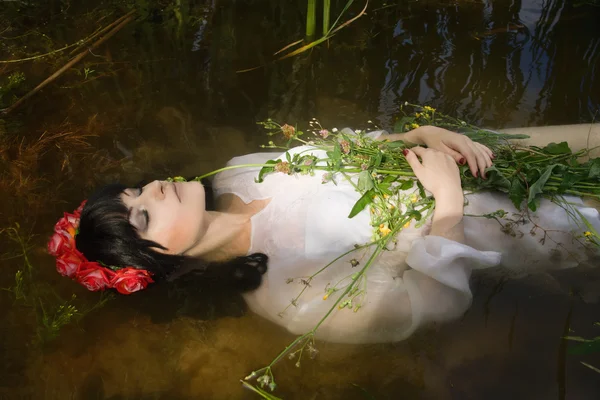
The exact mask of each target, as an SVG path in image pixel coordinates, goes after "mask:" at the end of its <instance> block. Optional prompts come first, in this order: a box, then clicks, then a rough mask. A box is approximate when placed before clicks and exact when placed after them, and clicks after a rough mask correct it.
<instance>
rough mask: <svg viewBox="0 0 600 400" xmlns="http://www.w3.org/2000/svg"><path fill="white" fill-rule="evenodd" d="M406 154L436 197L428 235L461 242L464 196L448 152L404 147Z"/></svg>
mask: <svg viewBox="0 0 600 400" xmlns="http://www.w3.org/2000/svg"><path fill="white" fill-rule="evenodd" d="M405 156H406V160H407V161H408V163H409V164H410V166H411V168H412V169H413V171H414V172H415V175H416V176H417V179H419V181H420V182H421V184H422V185H423V187H425V189H427V190H428V191H430V192H431V193H432V194H433V197H434V198H435V211H434V214H433V220H432V226H431V232H430V234H431V235H434V236H442V237H445V238H447V239H450V240H453V241H456V242H460V243H463V242H464V230H463V226H462V216H463V206H464V196H463V192H462V187H461V182H460V176H459V172H458V167H457V166H456V164H455V163H454V162H453V160H452V158H451V157H450V156H449V155H447V154H444V153H441V152H439V151H436V150H432V149H425V148H423V147H414V148H413V149H412V151H411V150H406V151H405ZM417 156H418V157H420V158H421V160H422V162H420V161H419V159H418V158H417Z"/></svg>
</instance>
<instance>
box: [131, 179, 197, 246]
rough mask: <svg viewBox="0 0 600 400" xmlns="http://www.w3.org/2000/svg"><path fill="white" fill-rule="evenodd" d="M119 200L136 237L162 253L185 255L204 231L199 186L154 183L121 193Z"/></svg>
mask: <svg viewBox="0 0 600 400" xmlns="http://www.w3.org/2000/svg"><path fill="white" fill-rule="evenodd" d="M121 199H122V200H123V203H125V205H126V206H127V209H128V211H129V212H128V218H129V222H130V223H131V225H133V226H134V227H135V228H136V229H137V231H138V234H139V235H140V236H141V237H142V238H143V239H147V240H152V241H154V242H156V243H158V244H160V245H162V246H164V247H165V248H166V250H162V251H164V252H165V253H168V254H185V253H186V252H187V251H189V250H190V249H192V248H194V247H195V246H196V245H197V244H198V243H199V242H200V241H201V240H202V237H203V236H204V234H205V233H206V230H207V228H208V219H207V213H206V210H205V208H206V204H205V194H204V187H203V186H202V185H201V184H200V183H199V182H165V181H154V182H152V183H149V184H147V185H146V186H144V187H143V188H141V189H125V191H124V192H123V194H122V195H121ZM157 250H158V251H161V250H160V249H157Z"/></svg>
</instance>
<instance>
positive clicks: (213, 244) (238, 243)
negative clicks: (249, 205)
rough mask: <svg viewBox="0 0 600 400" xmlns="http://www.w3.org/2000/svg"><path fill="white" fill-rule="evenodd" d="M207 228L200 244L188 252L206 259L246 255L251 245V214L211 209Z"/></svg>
mask: <svg viewBox="0 0 600 400" xmlns="http://www.w3.org/2000/svg"><path fill="white" fill-rule="evenodd" d="M207 217H208V218H207V219H206V224H207V227H206V230H205V232H206V233H205V234H204V236H203V237H202V240H201V241H200V243H198V245H196V246H195V247H193V248H192V249H190V250H189V251H187V252H186V255H189V256H192V257H201V258H202V259H204V260H206V261H224V260H228V259H231V258H235V257H239V256H244V255H246V254H247V252H248V249H249V247H250V227H251V225H250V217H251V216H250V215H246V214H235V213H228V212H219V211H209V212H208V213H207Z"/></svg>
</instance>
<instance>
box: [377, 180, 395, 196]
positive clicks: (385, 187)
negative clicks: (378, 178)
mask: <svg viewBox="0 0 600 400" xmlns="http://www.w3.org/2000/svg"><path fill="white" fill-rule="evenodd" d="M377 189H379V191H380V192H381V193H383V194H387V195H389V196H391V195H392V194H393V193H392V191H391V190H390V184H389V183H380V184H379V185H377Z"/></svg>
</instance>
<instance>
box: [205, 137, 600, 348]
mask: <svg viewBox="0 0 600 400" xmlns="http://www.w3.org/2000/svg"><path fill="white" fill-rule="evenodd" d="M290 153H291V154H292V155H294V154H297V153H310V154H313V155H315V156H317V157H324V156H325V155H324V154H323V152H322V151H320V150H315V149H313V148H311V147H308V146H301V147H297V148H294V149H292V150H291V151H290ZM278 157H279V158H280V159H284V158H283V155H281V154H277V153H255V154H250V155H246V156H242V157H237V158H234V159H232V160H231V161H230V162H229V164H228V165H240V164H262V163H264V162H265V161H266V160H269V159H276V158H278ZM259 169H260V168H258V167H248V168H243V169H233V170H228V171H225V172H222V173H220V174H218V175H217V176H216V178H215V181H214V184H213V185H214V189H215V192H216V193H215V194H216V195H217V196H219V195H222V194H224V193H232V194H235V195H237V196H239V197H240V198H241V199H242V200H243V201H244V202H246V203H249V202H251V201H254V200H258V199H267V198H270V199H271V201H270V203H269V204H268V205H267V206H266V207H265V208H264V209H263V210H262V211H261V212H259V213H258V214H256V215H255V216H254V217H253V218H252V239H251V240H252V242H251V248H250V250H249V253H254V252H263V253H266V254H267V255H268V256H269V270H268V272H267V273H266V274H265V277H264V282H263V284H262V285H261V286H260V287H259V288H258V289H257V290H255V291H253V292H250V293H247V294H245V295H244V297H245V300H246V301H247V303H248V305H249V307H250V309H251V310H252V311H254V312H255V313H257V314H259V315H261V316H262V317H264V318H267V319H269V320H271V321H273V322H274V323H276V324H279V325H281V326H284V327H285V328H287V329H288V330H289V331H291V332H293V333H296V334H301V333H305V332H307V331H309V330H310V329H312V328H313V327H314V326H315V325H316V324H317V323H319V321H320V320H321V319H322V318H323V316H324V315H325V314H326V313H327V312H328V311H329V310H330V308H331V306H332V305H333V303H334V302H335V299H336V298H337V296H339V295H340V294H341V292H342V290H340V291H338V292H335V293H332V294H331V295H330V296H329V297H328V298H326V299H325V300H324V295H325V293H326V292H325V290H326V288H327V287H331V286H332V285H336V284H338V287H339V288H342V289H343V287H344V286H345V285H346V284H347V283H348V282H349V277H350V276H351V275H352V274H353V273H355V272H357V271H359V270H360V268H361V267H362V266H363V265H364V263H366V261H367V260H368V258H369V256H370V255H371V251H372V249H361V250H358V251H355V252H352V253H350V254H348V255H346V256H345V257H341V258H340V259H338V260H337V261H336V262H334V263H333V264H332V265H330V266H329V267H328V268H326V269H325V270H324V271H323V272H322V273H320V274H318V275H317V276H316V277H314V278H313V279H312V280H311V281H310V285H308V286H307V285H305V283H304V282H303V279H304V280H305V279H306V278H307V277H309V276H310V275H312V274H314V273H315V272H316V271H318V270H320V269H321V268H323V267H324V266H325V265H327V264H329V263H330V262H331V261H332V260H334V259H335V258H336V257H338V256H340V255H341V254H343V253H345V252H348V251H350V250H352V249H353V248H354V246H355V245H362V244H365V243H368V242H370V240H371V235H372V227H371V225H370V213H369V209H368V208H367V209H366V210H364V211H362V212H361V213H359V214H358V215H357V216H355V217H354V218H352V219H349V218H347V216H348V214H349V212H350V210H351V209H352V207H353V205H354V203H355V202H356V201H357V200H358V199H359V197H360V194H359V193H358V192H356V190H355V189H354V187H353V186H352V185H351V184H350V183H349V182H347V181H346V180H345V179H343V178H341V177H340V178H338V179H337V180H336V183H335V184H334V183H332V182H328V183H326V184H323V183H322V175H323V172H316V173H315V175H314V176H308V175H299V176H288V175H284V174H280V173H273V174H269V175H267V176H266V177H265V180H264V182H263V183H256V182H255V178H256V177H257V176H258V171H259ZM467 199H468V205H467V206H466V207H465V214H466V215H469V214H473V215H482V214H487V213H491V212H494V211H496V210H498V209H503V210H505V211H507V212H509V215H507V218H510V219H514V220H515V221H516V222H514V224H513V222H511V221H510V220H508V219H504V220H502V221H500V222H502V223H505V224H506V223H508V225H509V228H510V229H507V228H506V227H505V228H503V229H504V231H503V230H502V229H501V228H502V227H501V225H500V223H499V222H498V221H496V220H493V219H486V218H483V217H468V216H467V217H465V218H464V225H465V236H466V241H465V242H466V243H465V244H461V243H457V242H453V241H451V240H448V239H445V238H443V237H437V236H431V235H428V234H427V233H428V231H429V224H425V226H423V227H421V228H414V227H412V226H411V227H408V228H405V229H404V230H403V231H402V232H401V234H400V235H399V237H398V245H397V246H396V247H395V248H394V249H393V250H390V251H385V252H384V253H382V254H381V255H380V256H379V257H378V258H377V259H376V261H375V263H374V264H373V265H372V266H371V267H370V268H369V270H368V271H367V274H366V282H363V284H364V287H365V288H366V293H365V294H364V296H359V297H357V298H356V299H355V300H354V301H353V305H352V309H348V308H343V309H335V310H334V311H333V312H332V314H331V315H330V316H329V317H328V318H327V319H326V320H325V322H324V323H323V324H322V325H321V326H320V327H319V329H318V330H317V334H316V336H317V338H320V339H323V340H328V341H334V342H342V343H373V342H390V341H399V340H402V339H405V338H406V337H408V336H409V335H411V334H412V333H413V332H414V331H415V330H416V329H417V328H418V327H420V326H422V325H425V324H429V323H433V322H441V321H448V320H452V319H455V318H457V317H460V316H461V315H462V313H464V311H465V310H466V309H467V308H468V307H469V305H470V303H471V298H472V295H471V291H470V289H469V277H470V274H471V271H472V270H473V269H476V268H489V267H494V266H497V265H500V264H501V263H502V265H504V266H506V267H508V268H510V269H511V270H512V271H515V273H518V274H520V273H526V272H528V271H532V270H536V269H546V268H548V267H549V266H552V267H553V268H563V267H570V266H574V265H577V263H579V262H580V261H583V260H585V258H586V253H585V250H584V247H583V246H582V245H581V244H580V243H578V242H576V241H573V240H572V239H571V237H572V235H570V232H571V231H577V232H582V231H583V229H582V228H581V227H577V226H576V225H575V224H574V223H573V222H572V221H570V220H569V218H568V217H567V214H566V213H565V211H564V210H563V209H561V208H560V207H558V206H556V205H554V204H552V203H551V202H549V201H542V204H541V206H540V209H539V211H538V212H537V213H536V214H535V215H534V216H532V220H533V221H534V222H535V223H536V224H537V225H539V226H540V228H537V229H534V232H533V234H530V230H531V229H532V228H533V227H534V225H533V224H532V223H527V222H523V221H525V220H524V219H520V218H519V217H518V216H517V215H516V213H517V210H516V209H514V207H513V206H512V203H511V202H510V200H509V199H508V198H507V197H506V196H504V195H502V194H497V193H477V194H473V195H468V196H467ZM573 201H574V202H578V204H581V202H580V201H579V200H578V199H573ZM580 210H581V211H582V212H584V213H585V215H586V216H587V217H588V218H589V220H590V221H592V223H593V224H594V225H595V226H596V229H600V218H599V216H598V212H597V211H596V210H595V209H592V208H584V207H582V206H581V207H580ZM512 213H515V215H513V214H512ZM511 225H512V226H511ZM541 228H544V229H546V232H547V233H546V235H547V236H546V239H545V240H544V241H543V243H541V242H540V239H541V238H542V237H543V236H544V233H543V231H542V230H541ZM352 260H356V261H358V262H359V265H357V266H353V264H352V263H351V261H352ZM340 281H341V283H340ZM361 287H362V286H361ZM303 289H304V292H303V293H302V295H301V296H300V297H298V298H297V300H294V301H293V304H292V300H293V299H295V298H296V296H297V295H298V294H299V293H300V292H301V291H302V290H303ZM359 304H360V305H361V307H360V309H358V310H357V311H356V312H354V310H353V309H354V308H355V307H356V305H359Z"/></svg>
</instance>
